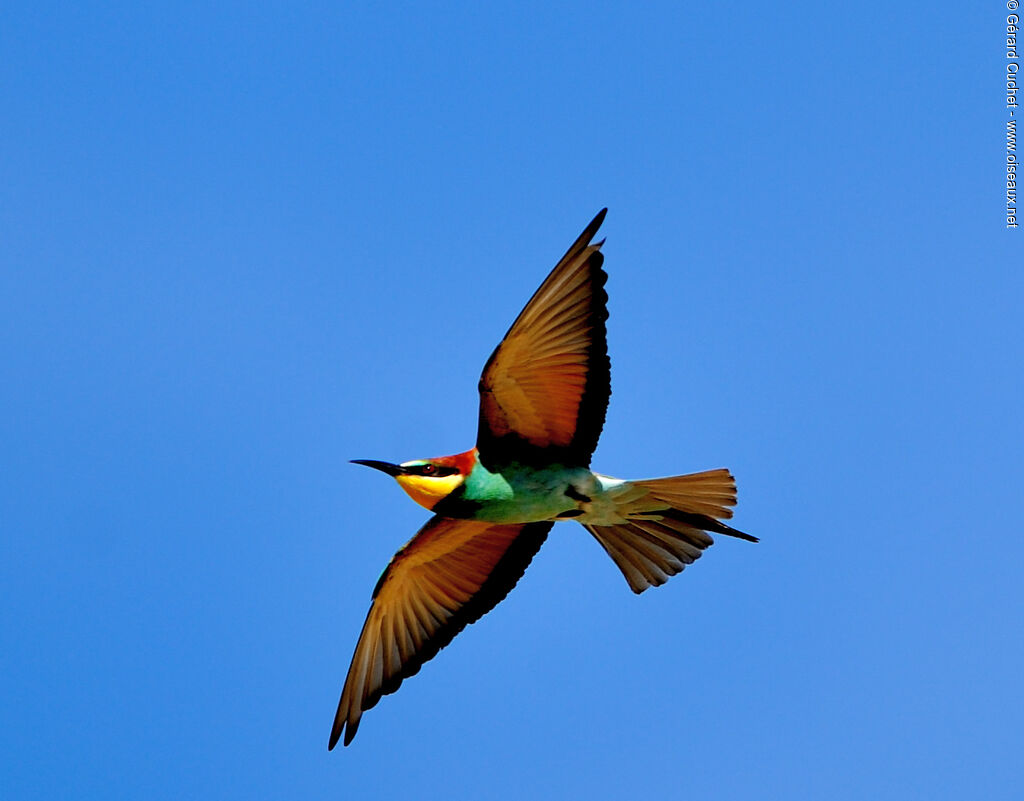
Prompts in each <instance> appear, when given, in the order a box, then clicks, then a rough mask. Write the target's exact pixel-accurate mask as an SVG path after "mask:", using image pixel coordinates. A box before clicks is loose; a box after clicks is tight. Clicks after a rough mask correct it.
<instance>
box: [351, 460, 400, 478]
mask: <svg viewBox="0 0 1024 801" xmlns="http://www.w3.org/2000/svg"><path fill="white" fill-rule="evenodd" d="M352 464H365V465H366V466H367V467H372V468H373V469H374V470H380V471H381V472H382V473H387V474H388V475H389V476H400V475H403V474H404V473H405V468H404V467H402V466H401V465H399V464H391V462H378V461H377V460H376V459H353V460H352Z"/></svg>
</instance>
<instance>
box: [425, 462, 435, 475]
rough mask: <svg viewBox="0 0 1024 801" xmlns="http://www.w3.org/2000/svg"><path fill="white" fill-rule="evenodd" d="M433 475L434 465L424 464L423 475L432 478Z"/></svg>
mask: <svg viewBox="0 0 1024 801" xmlns="http://www.w3.org/2000/svg"><path fill="white" fill-rule="evenodd" d="M433 474H434V465H432V464H425V465H423V475H425V476H432V475H433Z"/></svg>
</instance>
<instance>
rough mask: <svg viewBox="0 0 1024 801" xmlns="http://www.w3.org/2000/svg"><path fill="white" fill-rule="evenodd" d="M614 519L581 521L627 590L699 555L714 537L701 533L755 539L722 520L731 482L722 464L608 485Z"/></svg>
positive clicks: (731, 499)
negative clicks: (598, 521) (677, 473)
mask: <svg viewBox="0 0 1024 801" xmlns="http://www.w3.org/2000/svg"><path fill="white" fill-rule="evenodd" d="M609 495H611V497H612V499H613V500H614V501H615V504H616V513H617V517H618V518H619V519H618V520H616V521H615V522H610V523H608V524H601V525H594V524H592V523H584V527H585V528H586V529H587V530H588V531H589V532H590V533H591V534H593V535H594V538H595V539H596V540H597V541H598V542H599V543H601V546H602V547H603V548H604V549H605V551H607V552H608V555H609V556H610V557H611V558H612V559H613V560H615V564H617V565H618V566H619V569H620V570H621V571H622V574H623V575H624V576H625V577H626V581H627V582H629V587H630V589H632V590H633V592H636V593H640V592H643V591H644V590H646V589H647V588H648V587H657V586H659V585H661V584H664V583H665V582H666V581H667V580H668V578H669V576H674V575H675V574H676V573H679V572H680V571H682V569H683V568H684V567H686V566H687V565H689V564H692V563H693V562H694V561H695V560H696V559H698V558H700V555H701V552H702V551H703V550H704V549H705V548H707V547H708V546H710V545H711V544H712V543H713V542H714V540H713V539H712V538H711V537H710V536H709V535H708V533H707V532H714V533H716V534H727V535H729V536H730V537H738V538H739V539H743V540H748V541H749V542H757V538H756V537H751V536H750V535H749V534H744V533H743V532H742V531H737V530H736V529H734V528H731V527H729V526H727V525H725V524H724V523H722V522H720V521H721V520H722V519H728V518H730V517H732V509H731V508H730V507H732V506H735V505H736V481H735V480H734V479H733V477H732V474H731V473H730V472H729V471H728V470H726V469H724V468H723V469H720V470H707V471H705V472H703V473H691V474H689V475H686V476H670V477H668V478H651V479H646V480H642V481H627V482H623V483H622V484H621V485H620V486H619V487H616V488H615V489H612V490H610V492H609Z"/></svg>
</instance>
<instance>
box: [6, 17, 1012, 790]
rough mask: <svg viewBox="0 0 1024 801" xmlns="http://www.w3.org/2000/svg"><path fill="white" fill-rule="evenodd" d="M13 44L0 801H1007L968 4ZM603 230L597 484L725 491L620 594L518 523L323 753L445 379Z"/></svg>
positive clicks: (254, 25)
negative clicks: (383, 800)
mask: <svg viewBox="0 0 1024 801" xmlns="http://www.w3.org/2000/svg"><path fill="white" fill-rule="evenodd" d="M343 6H348V4H322V5H316V4H312V5H309V6H305V7H303V8H297V7H295V6H294V4H274V3H269V4H260V5H259V7H258V8H253V7H251V6H249V5H248V4H214V5H210V4H191V5H190V4H181V5H177V6H176V7H175V8H173V9H152V8H142V7H140V6H139V4H135V3H122V4H91V3H80V4H61V3H54V4H32V5H31V6H29V4H17V5H16V6H14V7H7V8H6V9H5V11H4V12H3V15H2V16H3V20H2V24H0V50H2V52H3V53H4V59H3V65H2V66H0V75H2V80H0V99H2V101H3V107H4V115H3V116H4V121H3V123H2V130H3V147H2V148H0V175H2V176H3V179H2V181H0V231H2V235H0V241H2V245H0V352H2V358H0V412H2V414H0V450H2V453H3V454H4V456H3V463H2V464H3V468H2V477H0V586H2V587H3V597H4V602H3V605H2V615H0V679H2V684H3V688H4V690H3V693H2V694H0V717H2V720H3V722H4V725H3V726H2V727H0V754H2V756H0V795H2V796H3V797H4V798H12V799H36V798H38V799H42V798H54V797H75V798H114V797H117V798H147V799H162V798H167V799H179V798H218V799H227V798H245V799H250V798H304V797H311V798H313V797H316V798H320V797H327V798H333V797H339V798H341V797H343V798H369V797H382V795H386V796H387V797H394V798H399V797H416V798H435V797H437V798H440V797H444V798H447V799H451V798H466V799H506V798H521V797H592V798H624V799H625V798H629V799H635V798H638V797H646V796H651V797H662V798H729V799H747V798H750V799H754V798H765V797H778V798H833V799H846V798H850V799H853V798H875V799H904V798H908V797H918V798H929V799H933V800H934V799H943V798H950V799H963V798H986V799H1000V798H1009V797H1010V796H1011V791H1012V790H1013V789H1014V788H1015V787H1016V789H1017V790H1018V791H1019V778H1020V774H1019V757H1020V755H1019V748H1018V747H1017V746H1018V743H1019V741H1020V721H1021V719H1022V717H1024V704H1022V699H1021V690H1020V682H1019V671H1020V666H1021V664H1022V663H1024V638H1022V637H1021V615H1022V612H1024V609H1022V603H1021V591H1020V573H1021V564H1022V557H1024V545H1022V540H1021V522H1020V521H1021V518H1022V512H1024V510H1022V508H1021V507H1022V504H1021V485H1022V480H1024V475H1022V472H1024V471H1022V469H1021V450H1022V437H1021V417H1020V400H1021V392H1022V385H1021V373H1020V368H1021V363H1022V353H1021V345H1020V343H1021V339H1022V330H1021V327H1022V326H1021V322H1020V305H1021V297H1022V290H1024V281H1022V278H1021V267H1022V265H1024V259H1022V254H1024V249H1022V247H1021V239H1020V236H1019V234H1017V233H1016V232H1013V231H1006V230H1005V228H1004V209H1003V205H1004V195H1003V185H1002V183H1003V180H1004V178H1003V168H1002V163H1003V140H1004V131H1005V129H1004V125H1005V120H1006V116H1005V115H1006V112H1005V110H1004V108H1003V99H1002V91H1003V90H1002V80H1003V78H1002V76H1003V72H1004V70H1005V62H1004V59H1003V50H1002V37H1003V36H1004V34H1003V33H1002V27H1003V26H1004V25H1005V22H1004V16H1005V11H1004V10H1003V8H1002V6H1001V5H1000V4H999V3H994V4H990V5H988V6H986V7H985V8H984V9H982V8H980V7H973V6H971V7H968V6H966V5H964V4H954V3H929V4H902V5H897V6H893V5H891V4H883V3H869V4H867V5H864V6H860V7H858V8H857V10H856V11H855V12H854V11H853V10H851V9H850V8H849V7H846V6H834V5H828V4H820V3H815V4H794V5H790V6H787V7H785V8H781V9H780V8H775V7H773V6H771V5H768V4H763V3H738V4H737V3H733V4H729V5H728V6H721V7H719V6H716V5H708V4H688V5H687V4H679V3H651V4H644V6H643V8H642V9H638V8H636V7H634V6H632V5H631V4H613V3H596V4H595V3H586V4H583V3H559V4H535V3H517V4H476V3H455V4H446V5H445V6H444V8H438V7H431V8H427V6H426V4H418V5H417V4H398V3H388V4H376V5H375V6H374V7H373V8H372V9H370V8H361V9H353V8H349V7H343ZM602 206H608V207H609V208H610V212H609V215H608V219H607V221H606V223H605V225H604V228H603V230H602V233H603V235H605V236H607V239H608V241H607V244H606V245H605V254H606V258H607V261H606V267H607V269H608V272H609V275H610V279H609V283H608V290H609V294H610V303H609V306H610V313H611V318H610V320H609V349H610V353H611V358H612V370H613V371H612V375H613V395H612V403H611V408H610V410H609V414H608V420H607V425H606V427H605V434H604V437H603V439H602V442H601V445H600V446H599V448H598V451H597V453H596V455H595V459H594V467H595V468H596V469H598V470H601V471H603V472H608V473H612V474H615V475H620V476H626V477H642V476H652V475H664V474H672V473H680V472H689V471H694V470H701V469H707V468H713V467H720V466H728V467H730V468H731V469H732V470H733V471H734V473H735V474H736V476H737V479H738V482H739V489H740V503H739V507H738V513H737V517H736V518H735V521H736V525H737V526H738V527H740V528H742V529H744V530H747V531H750V532H751V533H754V534H756V535H758V536H760V537H761V540H762V541H761V543H759V544H758V545H750V544H747V543H744V542H739V541H720V542H719V543H718V544H716V546H715V547H714V548H712V549H711V550H710V551H709V552H708V553H707V554H706V555H705V557H704V558H703V559H702V560H701V561H700V562H699V563H698V564H696V565H695V566H693V567H692V568H690V569H688V570H687V571H686V572H685V573H684V574H682V575H680V576H677V577H676V578H674V579H673V580H672V581H670V582H669V583H668V584H667V585H666V586H664V587H661V588H659V589H656V590H651V591H649V592H647V593H645V594H644V595H642V596H639V597H637V596H634V595H633V594H632V593H631V592H630V591H629V589H628V588H627V586H626V584H625V582H624V581H623V579H622V577H621V576H620V575H619V573H618V571H617V570H616V568H615V566H614V565H613V564H612V563H611V561H610V560H608V558H607V557H606V556H605V555H604V553H603V552H602V551H601V549H600V548H599V547H598V546H597V544H596V543H594V542H593V541H592V540H590V538H589V537H588V535H587V534H586V533H585V532H584V531H583V529H582V528H580V527H579V526H576V525H573V524H560V525H559V526H557V527H556V529H555V530H554V532H553V534H552V536H551V537H550V539H549V541H548V543H547V544H546V545H545V547H544V549H543V550H542V551H541V552H540V554H539V555H538V557H537V558H536V559H535V561H534V563H533V565H532V566H531V568H530V570H529V571H528V573H527V575H526V576H525V578H524V579H523V580H522V581H521V582H520V584H519V586H518V587H517V588H516V589H515V591H514V592H513V593H512V594H511V595H510V597H509V598H508V600H507V601H506V602H505V603H503V604H502V605H500V606H499V607H498V608H497V609H496V610H495V611H494V612H492V613H491V614H490V615H489V616H488V617H486V618H484V620H482V621H481V622H480V623H479V624H477V625H474V626H472V627H470V628H469V629H467V631H466V632H464V633H463V634H462V635H461V636H460V637H459V638H457V639H456V641H455V642H454V643H453V644H452V645H451V646H450V647H449V648H448V649H446V650H445V651H443V652H442V653H441V654H440V655H439V656H438V657H437V658H436V659H435V660H434V661H433V662H431V663H429V664H428V665H426V666H425V667H424V669H423V670H422V672H421V673H420V674H419V675H417V676H416V677H415V678H413V679H411V680H409V681H408V682H407V683H406V684H405V685H404V686H403V687H402V689H401V690H400V691H399V692H398V693H397V694H396V695H394V696H390V697H388V698H385V699H384V700H383V701H382V702H381V704H380V705H379V706H378V707H377V708H375V709H374V710H372V711H370V712H369V713H367V715H366V717H365V718H364V720H363V724H362V726H361V728H360V731H359V735H358V737H357V738H356V740H355V742H354V744H353V745H352V746H351V747H350V748H348V749H343V750H336V751H335V752H333V753H330V754H328V752H327V750H326V745H327V735H328V733H329V730H330V724H331V720H332V718H333V715H334V710H335V705H336V703H337V698H338V694H339V692H340V690H341V684H342V681H343V678H344V673H345V670H346V668H347V665H348V660H349V658H350V656H351V652H352V648H353V647H354V644H355V639H356V637H357V635H358V631H359V627H360V625H361V623H362V620H363V616H364V614H365V611H366V607H367V604H368V601H369V594H370V590H371V588H372V587H373V584H374V582H375V580H376V579H377V576H378V575H379V573H380V571H381V570H382V568H383V567H384V565H385V564H386V562H387V560H388V558H389V557H390V556H391V554H392V553H393V552H394V551H395V550H396V548H397V547H399V546H400V545H401V544H402V543H404V542H405V541H406V539H408V537H410V536H411V535H412V534H413V533H414V531H415V530H416V529H417V527H418V526H419V525H420V524H421V523H422V522H423V521H424V520H425V519H426V513H425V512H424V511H423V510H422V509H419V508H418V507H416V506H415V505H414V504H413V503H412V502H411V501H409V500H408V499H407V498H406V497H405V496H404V495H403V494H402V493H401V492H400V491H399V490H398V488H397V487H395V486H394V484H393V482H390V481H389V480H387V479H386V478H385V477H384V476H382V475H379V474H376V473H373V472H372V471H369V470H366V469H364V468H361V467H357V466H353V465H350V464H349V463H348V460H349V459H351V458H376V459H386V460H395V461H398V460H404V459H408V458H416V457H425V456H432V455H439V454H444V453H450V452H454V451H458V450H464V449H465V448H467V447H469V446H470V445H471V444H472V441H473V437H474V434H475V420H476V389H475V388H476V380H477V377H478V375H479V371H480V369H481V367H482V365H483V363H484V360H485V359H486V358H487V356H488V355H489V353H490V351H491V349H492V348H493V346H494V345H495V344H496V343H497V341H498V339H499V338H500V336H501V334H502V333H503V332H504V331H505V329H506V328H507V326H508V325H509V323H510V322H511V321H512V319H513V318H514V317H515V315H516V314H517V313H518V311H519V309H520V308H521V306H522V305H523V303H525V301H526V300H527V299H528V298H529V296H530V294H531V293H532V292H533V290H534V289H535V287H536V286H537V284H538V283H539V282H540V280H541V279H542V278H543V277H544V275H545V274H546V272H547V270H548V269H550V267H551V266H552V265H553V264H554V262H555V261H556V260H557V258H558V256H560V255H561V253H562V252H563V250H564V249H565V248H566V247H567V246H568V244H569V243H570V242H571V241H572V239H573V238H574V237H575V236H576V235H577V234H578V232H579V231H580V230H581V229H582V227H583V226H584V225H585V224H586V223H587V222H588V221H589V220H590V218H591V217H592V216H593V214H594V213H595V212H596V211H597V210H598V209H600V208H601V207H602Z"/></svg>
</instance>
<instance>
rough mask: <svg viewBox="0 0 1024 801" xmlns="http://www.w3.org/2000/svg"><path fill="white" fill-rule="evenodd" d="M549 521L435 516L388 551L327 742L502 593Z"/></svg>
mask: <svg viewBox="0 0 1024 801" xmlns="http://www.w3.org/2000/svg"><path fill="white" fill-rule="evenodd" d="M551 525H552V524H551V523H549V522H543V523H525V524H519V525H498V524H495V523H485V522H479V521H475V520H453V519H451V518H445V517H440V516H435V517H433V518H431V519H430V520H429V521H428V522H427V524H426V525H425V526H423V528H421V529H420V530H419V532H417V534H416V536H415V537H413V538H412V539H411V540H410V541H409V542H408V543H407V544H406V545H405V547H403V548H402V549H401V550H400V551H399V552H398V553H396V554H395V556H394V557H393V558H392V560H391V562H390V564H388V567H387V569H386V570H385V571H384V574H383V575H382V576H381V577H380V581H378V582H377V586H376V587H375V588H374V591H373V602H372V603H371V605H370V612H369V614H368V615H367V616H366V622H365V623H364V624H363V631H362V633H361V634H360V635H359V642H358V644H357V645H356V651H355V654H354V655H353V657H352V665H351V666H350V667H349V669H348V676H347V677H346V679H345V687H344V689H343V690H342V691H341V701H340V702H339V704H338V713H337V715H336V716H335V718H334V728H332V729H331V739H330V743H329V745H328V749H331V748H334V746H335V744H337V742H338V739H339V738H340V737H341V734H342V730H344V732H345V745H348V744H349V743H350V742H352V738H353V737H355V734H356V729H357V728H359V718H360V717H361V716H362V714H363V712H364V711H366V710H367V709H370V708H371V707H373V706H374V705H375V704H376V703H377V701H379V700H380V698H381V696H382V695H387V694H388V693H393V692H394V691H395V690H397V689H398V687H399V686H400V685H401V683H402V680H403V679H406V678H408V677H409V676H412V675H414V674H416V673H417V672H418V671H419V669H420V666H421V665H423V663H424V662H427V661H428V660H430V659H432V658H433V657H434V655H435V654H436V653H437V652H438V651H439V650H441V649H442V648H444V647H445V646H446V645H447V644H448V643H450V642H451V641H452V638H453V637H455V635H456V634H458V633H459V632H460V631H462V629H464V628H465V627H466V626H467V625H468V624H470V623H473V622H474V621H476V620H479V619H480V618H481V617H483V615H485V614H487V613H488V612H490V611H491V610H492V609H493V608H494V607H495V606H496V605H497V604H498V602H499V601H501V600H502V599H503V598H504V597H505V596H506V595H508V593H509V590H511V589H512V588H513V587H514V586H515V585H516V582H518V581H519V578H520V577H521V576H522V575H523V572H524V571H525V570H526V568H527V566H528V565H529V564H530V561H531V560H532V559H533V556H534V554H535V553H537V551H538V550H539V549H540V546H541V545H543V544H544V540H545V539H546V538H547V535H548V530H549V529H550V528H551Z"/></svg>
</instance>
